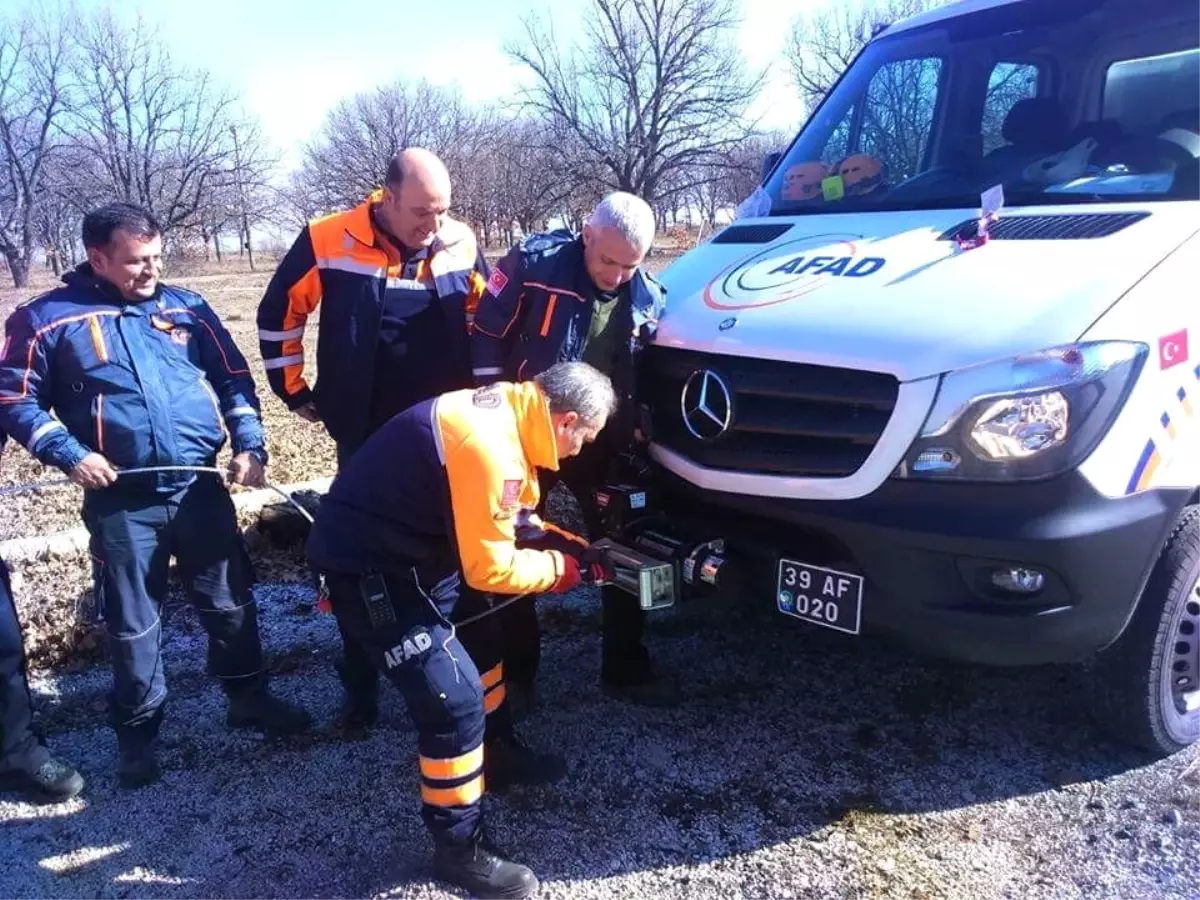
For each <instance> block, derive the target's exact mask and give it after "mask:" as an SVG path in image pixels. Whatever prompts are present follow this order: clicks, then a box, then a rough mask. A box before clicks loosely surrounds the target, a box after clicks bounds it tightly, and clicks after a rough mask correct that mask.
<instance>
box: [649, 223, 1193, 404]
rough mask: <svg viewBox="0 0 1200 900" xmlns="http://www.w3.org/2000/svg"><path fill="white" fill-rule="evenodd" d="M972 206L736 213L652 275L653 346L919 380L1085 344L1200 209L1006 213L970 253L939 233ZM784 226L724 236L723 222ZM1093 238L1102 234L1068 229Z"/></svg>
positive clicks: (1173, 244) (1189, 227)
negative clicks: (659, 306) (656, 293)
mask: <svg viewBox="0 0 1200 900" xmlns="http://www.w3.org/2000/svg"><path fill="white" fill-rule="evenodd" d="M978 215H979V211H978V210H977V209H976V210H971V209H959V210H936V211H922V212H910V211H905V212H872V213H861V214H849V213H843V214H837V215H823V216H799V217H795V218H760V219H743V220H739V221H738V222H736V223H734V224H733V225H731V226H729V228H727V229H726V230H725V232H722V233H721V234H720V235H718V236H717V238H716V239H714V240H711V241H709V242H708V243H705V244H702V245H700V246H699V247H696V248H694V249H693V250H691V251H689V252H688V253H686V254H684V255H683V256H681V257H680V258H679V259H677V260H676V261H675V262H674V263H672V264H671V265H670V266H669V267H668V268H667V269H666V270H665V271H664V272H663V273H662V274H661V275H660V276H659V278H660V280H661V281H662V283H663V284H664V285H665V287H666V288H667V310H666V313H665V314H664V316H663V318H662V320H661V322H660V323H659V328H658V334H657V337H656V343H658V344H662V345H665V346H669V347H681V348H686V349H689V350H699V351H707V352H712V353H720V354H727V355H731V356H753V357H757V358H765V359H778V360H788V361H794V362H806V363H813V364H818V365H826V366H836V367H841V368H850V369H859V370H865V371H875V372H887V373H890V374H892V375H895V376H896V377H897V378H898V379H899V380H900V381H902V382H904V381H913V380H916V379H920V378H925V377H928V376H931V375H939V374H941V373H944V372H950V371H953V370H956V369H961V368H964V367H967V366H972V365H977V364H980V363H985V362H991V361H993V360H997V359H1004V358H1006V357H1010V356H1015V355H1018V354H1021V353H1028V352H1031V351H1035V350H1040V349H1043V348H1045V347H1050V346H1054V345H1057V344H1064V343H1069V342H1071V341H1075V340H1078V339H1079V338H1080V337H1081V336H1082V335H1083V334H1084V333H1085V332H1086V331H1087V330H1088V328H1089V327H1091V325H1092V324H1093V323H1094V322H1095V321H1096V320H1097V319H1098V318H1099V317H1100V316H1101V315H1103V314H1104V312H1105V311H1106V310H1107V309H1108V308H1109V307H1110V306H1112V304H1113V303H1114V302H1116V301H1117V300H1118V299H1119V298H1120V297H1121V296H1122V295H1123V294H1124V293H1125V292H1126V291H1128V290H1129V289H1130V288H1131V287H1132V286H1133V285H1134V284H1136V283H1137V282H1138V281H1139V280H1140V279H1141V278H1142V277H1144V276H1145V275H1146V273H1147V272H1148V271H1150V269H1152V268H1153V267H1154V266H1155V265H1156V264H1158V263H1159V262H1160V261H1161V260H1162V259H1163V258H1165V257H1166V256H1167V255H1168V254H1169V253H1170V252H1171V251H1173V250H1174V249H1175V248H1177V247H1178V246H1179V245H1180V244H1182V243H1183V242H1184V241H1185V240H1186V239H1187V238H1188V237H1189V236H1190V235H1191V234H1192V233H1193V232H1195V231H1196V230H1197V226H1196V223H1195V204H1187V203H1149V204H1144V205H1138V206H1135V205H1133V204H1128V203H1123V204H1111V205H1100V204H1094V205H1093V204H1089V205H1088V206H1086V207H1082V206H1079V205H1072V206H1046V207H1036V208H1023V209H1021V210H1020V211H1013V210H1007V211H1005V212H1003V213H1002V215H1001V223H1000V225H998V226H993V231H994V233H995V235H996V236H995V237H993V239H992V240H990V241H988V242H987V243H986V244H984V245H983V246H980V247H977V248H975V249H973V250H965V251H963V250H959V249H958V247H957V245H956V243H955V242H954V241H953V240H947V239H942V236H943V234H944V233H946V232H947V231H948V230H949V229H952V228H955V227H956V226H958V225H960V224H961V223H963V222H964V221H966V220H969V219H971V218H973V217H975V216H978ZM1110 216H1120V217H1122V218H1121V220H1120V221H1117V220H1114V219H1111V218H1109V217H1110ZM1081 217H1088V218H1089V219H1090V221H1084V220H1083V219H1082V218H1081ZM1094 217H1103V219H1102V220H1097V219H1095V218H1094ZM1139 217H1140V218H1139ZM1032 219H1038V220H1041V221H1040V222H1035V221H1030V220H1032ZM785 226H786V227H787V230H786V231H785V232H784V233H782V234H778V235H777V236H771V235H769V234H768V236H765V237H757V240H758V242H757V243H726V242H725V241H726V240H727V239H728V237H730V236H732V235H731V234H730V232H731V229H735V228H737V229H740V228H747V229H753V231H754V232H759V233H760V234H761V233H762V232H763V231H764V230H765V229H772V228H774V229H779V228H783V227H785ZM1106 232H1108V233H1106ZM1016 233H1024V234H1025V235H1026V239H1021V240H1017V239H1011V238H1010V235H1015V234H1016ZM1089 233H1096V234H1100V235H1103V236H1097V237H1077V236H1074V235H1079V234H1089ZM722 235H723V236H722ZM1057 235H1061V236H1057ZM755 238H756V235H755V234H754V233H748V234H745V239H746V240H753V239H755Z"/></svg>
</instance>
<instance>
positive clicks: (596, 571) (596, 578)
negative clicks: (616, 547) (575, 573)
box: [579, 547, 616, 584]
mask: <svg viewBox="0 0 1200 900" xmlns="http://www.w3.org/2000/svg"><path fill="white" fill-rule="evenodd" d="M579 564H580V567H581V569H582V570H583V571H582V578H583V581H584V582H585V583H586V584H603V583H604V582H606V581H612V580H613V578H614V577H616V572H614V571H613V569H612V567H611V566H610V565H609V564H608V562H607V560H606V559H605V557H604V552H603V551H601V550H597V549H595V548H594V547H588V549H586V550H584V551H583V555H582V556H581V557H580V561H579Z"/></svg>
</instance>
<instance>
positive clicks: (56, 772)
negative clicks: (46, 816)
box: [0, 747, 83, 802]
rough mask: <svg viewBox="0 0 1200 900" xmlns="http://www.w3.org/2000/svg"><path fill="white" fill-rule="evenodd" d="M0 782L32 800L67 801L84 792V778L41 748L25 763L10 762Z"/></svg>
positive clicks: (25, 760) (23, 760) (18, 761)
mask: <svg viewBox="0 0 1200 900" xmlns="http://www.w3.org/2000/svg"><path fill="white" fill-rule="evenodd" d="M0 780H2V781H3V783H4V785H5V786H6V787H11V788H13V789H14V790H20V791H22V792H24V793H25V794H26V796H28V797H29V798H30V799H31V800H50V801H53V802H59V801H62V800H70V799H71V798H72V797H75V796H77V795H78V794H79V793H80V791H82V790H83V776H82V775H80V774H79V773H78V772H76V771H75V769H73V768H72V767H71V766H69V765H67V764H66V763H65V762H63V761H62V760H59V759H55V758H54V757H53V756H51V755H50V753H49V752H48V751H47V750H45V749H44V748H41V747H39V748H38V749H37V750H36V751H35V752H34V753H31V754H30V755H29V756H28V757H27V758H25V759H20V760H13V761H12V762H11V763H10V764H9V765H8V766H7V767H6V768H5V770H4V773H3V775H2V776H0Z"/></svg>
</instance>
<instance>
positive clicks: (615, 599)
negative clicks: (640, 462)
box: [499, 432, 650, 686]
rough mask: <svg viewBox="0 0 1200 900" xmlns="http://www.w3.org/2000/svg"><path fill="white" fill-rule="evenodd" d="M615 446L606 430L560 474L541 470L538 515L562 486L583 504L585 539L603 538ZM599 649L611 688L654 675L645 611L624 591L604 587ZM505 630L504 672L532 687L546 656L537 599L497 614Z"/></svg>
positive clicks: (567, 462) (604, 676)
mask: <svg viewBox="0 0 1200 900" xmlns="http://www.w3.org/2000/svg"><path fill="white" fill-rule="evenodd" d="M616 452H617V447H616V445H615V442H614V441H612V440H605V434H604V432H601V434H600V438H599V439H598V440H596V441H595V442H594V443H591V444H585V445H584V447H583V450H581V451H580V453H579V455H578V456H573V457H569V458H567V459H564V460H563V461H562V462H561V463H560V464H559V469H558V471H557V472H551V471H549V470H545V469H543V470H542V471H541V473H540V475H539V478H538V482H539V487H540V489H541V495H542V499H541V503H540V505H539V508H538V513H539V515H542V516H543V517H544V515H545V508H546V500H547V498H548V497H549V495H550V491H551V490H553V489H554V488H555V487H556V486H557V485H559V484H562V485H564V486H565V487H566V488H567V489H568V490H570V492H571V493H572V494H574V495H575V500H576V501H577V502H578V503H579V508H580V510H581V512H582V513H583V521H584V525H585V526H586V528H587V535H586V537H587V538H588V539H589V540H593V541H594V540H598V539H599V538H601V537H602V536H603V535H602V534H601V518H600V508H599V507H598V506H596V500H595V491H596V489H597V488H599V487H601V486H602V485H603V484H604V482H605V480H606V479H607V478H608V474H609V470H610V467H611V465H612V461H613V458H614V456H615V455H616ZM600 601H601V616H602V619H601V650H600V660H601V662H600V677H601V679H602V680H603V681H606V682H610V683H613V684H637V683H639V682H642V681H645V680H646V679H647V678H648V677H649V676H650V654H649V653H648V652H647V650H646V648H645V646H644V645H643V643H642V635H643V634H644V632H645V630H646V611H645V610H644V609H642V607H641V605H640V604H639V603H638V599H637V597H634V596H633V595H632V594H628V593H626V592H625V591H622V590H621V589H620V588H616V587H612V586H611V585H605V586H604V587H602V588H601V589H600ZM499 616H500V618H501V620H502V623H503V627H504V647H505V649H504V671H505V677H506V678H507V679H508V681H509V682H514V683H518V684H521V685H522V686H528V685H532V684H533V682H534V680H535V679H536V677H537V671H538V668H539V666H540V664H541V656H542V631H541V623H540V622H539V621H538V616H537V607H536V604H535V598H534V597H525V598H523V599H521V600H518V601H517V602H515V603H511V604H509V605H508V606H506V607H505V608H504V609H502V610H501V611H500V613H499Z"/></svg>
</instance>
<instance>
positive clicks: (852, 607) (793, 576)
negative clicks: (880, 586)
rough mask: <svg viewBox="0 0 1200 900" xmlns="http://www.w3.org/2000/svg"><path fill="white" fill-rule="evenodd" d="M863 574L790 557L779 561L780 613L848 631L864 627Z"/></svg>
mask: <svg viewBox="0 0 1200 900" xmlns="http://www.w3.org/2000/svg"><path fill="white" fill-rule="evenodd" d="M862 595H863V577H862V576H861V575H855V574H854V573H853V572H839V571H838V570H837V569H826V568H823V567H822V566H810V565H809V564H808V563H802V562H795V561H793V560H790V559H781V560H780V561H779V583H778V585H777V587H776V591H775V605H776V607H777V608H778V609H779V611H780V612H781V613H783V614H784V615H786V616H792V617H793V618H796V619H803V620H804V621H805V622H811V623H812V624H814V625H822V626H824V627H825V628H832V629H834V630H836V631H844V632H846V633H847V634H858V633H859V631H860V630H861V628H862Z"/></svg>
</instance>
